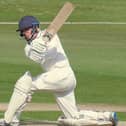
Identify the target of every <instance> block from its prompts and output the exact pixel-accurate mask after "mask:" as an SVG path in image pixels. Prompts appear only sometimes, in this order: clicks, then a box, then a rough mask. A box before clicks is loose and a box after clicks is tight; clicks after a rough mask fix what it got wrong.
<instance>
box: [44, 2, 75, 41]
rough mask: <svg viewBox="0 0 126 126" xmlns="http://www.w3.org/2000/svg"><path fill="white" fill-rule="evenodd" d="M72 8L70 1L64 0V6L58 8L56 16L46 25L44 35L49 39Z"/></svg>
mask: <svg viewBox="0 0 126 126" xmlns="http://www.w3.org/2000/svg"><path fill="white" fill-rule="evenodd" d="M73 10H74V5H73V4H72V3H70V2H66V3H65V4H64V6H63V7H62V8H61V9H60V11H59V13H58V14H57V15H56V17H55V18H54V19H53V21H52V22H51V24H50V25H49V26H48V27H47V29H46V34H45V35H44V36H45V37H49V39H51V38H52V37H53V36H54V35H55V34H56V33H57V32H58V30H59V29H60V28H61V27H62V25H63V24H64V23H65V21H66V20H67V19H68V17H69V16H70V14H71V13H72V11H73Z"/></svg>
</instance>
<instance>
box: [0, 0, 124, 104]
mask: <svg viewBox="0 0 126 126" xmlns="http://www.w3.org/2000/svg"><path fill="white" fill-rule="evenodd" d="M65 1H66V0H62V1H61V0H54V1H53V2H51V0H27V1H25V0H20V1H19V0H0V21H18V20H19V18H20V17H21V16H23V15H26V14H28V15H34V16H37V17H38V18H39V19H40V21H51V20H52V19H53V17H54V16H55V14H56V13H57V11H58V10H59V9H60V8H61V6H62V5H63V4H64V2H65ZM70 1H71V2H73V3H74V4H75V5H76V9H75V11H74V13H72V15H71V16H70V18H69V21H113V22H116V21H119V22H125V21H126V14H125V12H126V7H125V5H126V1H125V0H114V1H113V0H95V1H93V0H70ZM49 2H51V4H49ZM41 27H42V28H45V27H46V25H42V26H41ZM16 29H17V26H16V25H0V90H1V91H0V102H8V101H9V98H10V95H11V93H12V91H13V87H14V84H15V82H16V80H17V79H18V78H19V77H20V76H21V75H23V74H24V72H25V71H27V70H30V71H31V73H32V75H33V76H36V75H38V74H40V73H41V72H42V68H41V67H40V66H39V65H38V64H35V63H33V62H31V61H30V60H28V59H27V58H26V57H25V55H24V51H23V48H24V46H25V42H24V41H23V40H22V39H20V38H19V37H18V33H16V32H15V30H16ZM125 31H126V25H64V26H63V28H62V29H61V30H60V32H59V36H60V38H61V41H62V44H63V46H64V49H65V51H66V53H67V55H68V58H69V60H70V63H71V66H72V68H73V70H74V71H75V74H76V77H77V88H76V90H75V93H76V98H77V102H78V103H110V104H126V99H125V96H126V91H125V89H126V84H125V83H126V67H125V64H126V37H125ZM33 102H48V103H50V102H51V103H52V102H55V99H54V97H53V95H51V94H50V93H45V92H37V93H36V94H35V95H34V96H33Z"/></svg>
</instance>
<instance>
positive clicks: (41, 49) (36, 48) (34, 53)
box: [29, 39, 47, 63]
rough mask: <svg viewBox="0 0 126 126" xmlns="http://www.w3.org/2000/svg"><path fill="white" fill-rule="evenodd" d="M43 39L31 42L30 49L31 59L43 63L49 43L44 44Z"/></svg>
mask: <svg viewBox="0 0 126 126" xmlns="http://www.w3.org/2000/svg"><path fill="white" fill-rule="evenodd" d="M43 43H44V42H43V40H42V39H41V41H33V42H32V43H31V49H30V55H29V57H30V59H32V60H33V61H35V62H37V63H41V62H42V60H43V59H44V56H45V55H46V53H47V45H46V44H43Z"/></svg>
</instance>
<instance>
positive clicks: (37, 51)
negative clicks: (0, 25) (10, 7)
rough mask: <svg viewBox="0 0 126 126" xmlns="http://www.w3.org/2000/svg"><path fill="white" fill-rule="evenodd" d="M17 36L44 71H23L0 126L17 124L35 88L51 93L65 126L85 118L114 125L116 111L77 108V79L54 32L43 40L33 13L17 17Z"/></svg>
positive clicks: (81, 121)
mask: <svg viewBox="0 0 126 126" xmlns="http://www.w3.org/2000/svg"><path fill="white" fill-rule="evenodd" d="M17 31H18V32H19V34H20V36H21V37H23V38H24V39H25V40H26V42H27V43H26V46H25V49H24V50H25V54H26V56H27V57H28V58H29V59H31V60H33V61H34V62H36V63H38V64H40V66H42V68H43V69H44V72H43V73H41V74H40V75H38V76H37V77H32V75H31V73H30V71H26V73H24V75H22V76H21V77H20V78H19V79H18V80H17V82H16V84H15V86H14V91H13V93H12V96H11V99H10V102H9V105H8V108H7V110H6V112H5V114H4V118H3V119H1V120H0V126H19V125H20V118H19V117H20V114H21V112H22V111H23V109H24V107H25V106H26V104H27V103H28V102H30V101H31V98H32V94H33V92H34V91H36V90H41V91H48V92H52V94H54V96H55V98H56V102H57V104H58V106H59V108H60V109H61V111H62V112H63V117H59V118H58V121H59V122H61V123H63V124H66V125H67V126H68V125H69V126H81V124H82V125H84V122H85V120H88V121H89V122H90V121H97V122H98V121H99V120H103V121H110V122H112V126H116V125H117V116H116V113H115V112H95V111H87V110H78V109H77V106H76V100H75V96H74V89H75V87H76V78H75V75H74V72H73V70H72V68H71V66H70V63H69V61H68V58H67V56H66V54H65V52H64V49H63V47H62V45H61V42H60V39H59V37H58V35H57V34H55V35H54V37H53V38H52V39H50V40H49V39H45V38H44V35H45V33H46V29H45V30H40V28H39V21H38V20H37V19H36V18H35V17H33V16H24V17H22V18H21V19H20V21H19V25H18V29H17Z"/></svg>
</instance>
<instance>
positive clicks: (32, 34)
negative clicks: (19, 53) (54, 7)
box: [27, 25, 38, 44]
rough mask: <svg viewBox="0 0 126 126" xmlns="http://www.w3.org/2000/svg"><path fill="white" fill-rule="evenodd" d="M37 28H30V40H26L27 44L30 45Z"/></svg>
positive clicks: (34, 26)
mask: <svg viewBox="0 0 126 126" xmlns="http://www.w3.org/2000/svg"><path fill="white" fill-rule="evenodd" d="M37 27H38V26H36V25H33V28H32V31H31V38H30V39H29V40H27V42H28V44H30V43H31V41H32V40H33V37H34V34H35V33H38V30H37Z"/></svg>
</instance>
